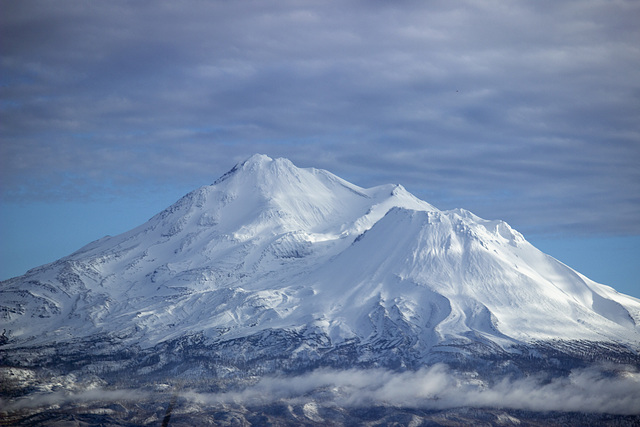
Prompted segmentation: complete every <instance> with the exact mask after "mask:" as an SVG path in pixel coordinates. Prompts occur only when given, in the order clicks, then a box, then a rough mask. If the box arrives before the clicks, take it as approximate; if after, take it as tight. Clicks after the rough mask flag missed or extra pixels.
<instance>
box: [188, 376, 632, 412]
mask: <svg viewBox="0 0 640 427" xmlns="http://www.w3.org/2000/svg"><path fill="white" fill-rule="evenodd" d="M306 396H313V398H312V400H315V401H317V402H318V403H320V404H323V405H337V406H371V405H391V406H399V407H403V406H404V407H421V408H428V409H450V408H457V407H477V408H502V409H520V410H528V411H561V412H591V413H611V414H620V415H633V414H640V373H639V372H638V371H637V370H634V369H629V370H627V371H625V372H624V373H622V374H620V375H615V376H612V375H610V374H609V375H608V374H607V373H605V372H603V371H602V370H599V369H594V368H591V369H580V370H575V371H573V372H572V373H571V375H569V376H568V377H563V378H558V379H555V380H552V381H545V380H543V378H541V377H527V378H522V379H512V378H510V377H505V378H503V379H502V380H500V381H497V382H495V383H494V384H493V385H488V384H487V383H486V382H484V381H481V380H479V379H476V378H473V377H469V376H466V375H465V376H463V375H461V374H459V373H455V372H452V371H451V370H450V369H449V368H447V367H446V366H445V365H435V366H433V367H429V368H424V369H420V370H418V371H415V372H403V373H396V372H391V371H386V370H346V371H337V370H317V371H314V372H311V373H309V374H305V375H301V376H296V377H278V378H273V377H271V378H269V377H268V378H264V379H262V380H261V381H259V382H258V383H257V384H255V385H254V386H252V387H249V388H247V389H245V390H243V391H241V392H233V393H221V394H202V393H195V392H189V393H185V394H183V395H182V397H183V398H186V399H188V400H192V401H194V402H199V403H201V404H216V403H245V404H267V403H272V402H275V401H278V400H284V401H288V402H289V403H292V404H296V403H298V404H302V403H305V402H308V401H309V400H310V398H309V397H306Z"/></svg>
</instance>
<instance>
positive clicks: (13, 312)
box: [0, 155, 640, 372]
mask: <svg viewBox="0 0 640 427" xmlns="http://www.w3.org/2000/svg"><path fill="white" fill-rule="evenodd" d="M0 292H1V294H0V295H1V299H0V309H1V313H2V328H3V329H4V333H3V335H2V342H1V343H2V345H1V346H0V352H1V355H2V357H3V361H4V363H5V364H20V363H23V362H21V361H20V358H21V357H27V356H28V360H39V362H38V363H42V364H45V365H46V364H47V363H49V362H51V360H52V359H50V358H49V357H50V356H48V355H50V354H51V351H54V353H55V354H58V355H60V354H72V353H73V352H74V351H75V352H78V354H80V353H81V352H89V353H91V354H94V355H95V354H100V355H101V356H100V357H94V359H92V360H93V361H92V362H91V363H93V364H97V365H99V367H95V366H94V368H92V369H97V370H102V371H109V370H110V369H115V367H113V366H112V365H110V364H109V363H112V361H113V358H114V357H116V356H114V354H119V356H117V357H124V358H127V357H128V359H127V360H130V363H131V364H132V365H131V366H134V365H135V366H137V367H138V368H140V366H138V365H136V363H138V362H134V361H133V360H134V359H135V358H133V356H131V354H130V353H126V354H129V356H124V355H123V353H122V352H123V351H125V350H123V349H125V348H126V349H127V350H126V351H127V352H131V351H133V350H131V349H136V350H135V352H137V353H136V354H138V356H139V357H140V358H141V360H142V359H144V360H146V362H145V363H146V365H144V366H147V368H145V369H146V371H148V370H150V369H151V370H154V369H155V370H158V371H161V370H162V369H165V368H166V366H167V363H169V362H167V357H169V356H167V353H166V348H167V346H169V347H171V348H180V349H182V350H180V351H183V352H184V351H187V350H185V349H191V350H189V351H195V350H193V349H194V348H207V349H209V351H210V353H208V354H215V355H216V356H215V357H216V358H217V359H216V360H217V362H216V363H217V365H216V366H217V367H216V369H217V370H218V371H219V369H221V368H220V367H221V366H225V367H226V368H225V369H230V370H238V369H241V368H240V366H241V365H242V364H241V363H240V362H239V360H243V361H244V362H242V363H248V362H250V361H254V362H255V364H256V366H258V365H259V366H262V368H261V369H264V370H267V371H269V370H278V369H284V367H287V366H288V367H289V368H291V366H296V367H298V368H299V369H304V367H305V366H323V365H331V366H334V365H336V364H337V365H339V364H344V365H358V364H364V365H367V366H370V365H373V366H421V365H422V364H424V363H430V362H433V361H439V360H447V358H450V357H452V355H455V357H458V358H459V357H476V356H478V357H480V356H482V355H487V354H494V355H495V354H520V355H522V354H529V355H533V354H540V353H539V351H540V348H541V346H543V347H544V348H552V349H554V351H560V350H562V351H573V350H567V349H579V350H576V351H574V352H573V353H572V354H577V353H576V352H580V351H583V350H581V349H583V347H584V345H585V343H599V344H598V346H600V348H613V347H615V348H620V349H626V350H624V351H629V352H631V353H633V354H635V351H636V350H637V349H638V342H640V327H639V326H638V324H639V322H640V301H639V300H638V299H635V298H633V297H630V296H627V295H623V294H620V293H618V292H616V291H615V290H614V289H612V288H610V287H608V286H604V285H601V284H598V283H595V282H593V281H591V280H589V279H588V278H586V277H584V276H583V275H581V274H579V273H577V272H576V271H574V270H572V269H571V268H569V267H567V266H566V265H564V264H562V263H560V262H558V261H557V260H555V259H553V258H552V257H550V256H548V255H545V254H544V253H542V252H540V251H539V250H537V249H536V248H535V247H533V246H532V245H531V244H529V243H528V242H527V241H526V240H525V239H524V237H523V236H522V235H521V234H520V233H518V232H517V231H515V230H513V229H512V228H511V227H510V226H509V225H508V224H506V223H505V222H503V221H489V220H484V219H481V218H479V217H477V216H475V215H473V214H472V213H470V212H468V211H465V210H462V209H455V210H451V211H440V210H438V209H436V208H435V207H433V206H431V205H430V204H428V203H426V202H424V201H421V200H419V199H417V198H416V197H414V196H413V195H411V194H410V193H409V192H407V191H406V190H405V189H404V188H403V187H402V186H400V185H382V186H378V187H373V188H368V189H365V188H361V187H358V186H356V185H354V184H351V183H349V182H347V181H345V180H343V179H341V178H339V177H337V176H335V175H333V174H331V173H329V172H327V171H324V170H319V169H312V168H309V169H303V168H298V167H296V166H294V165H293V164H292V163H291V162H290V161H289V160H286V159H271V158H269V157H267V156H264V155H254V156H252V157H251V158H249V159H248V160H246V161H245V162H242V163H240V164H238V165H236V166H235V167H233V169H231V170H230V171H229V172H227V173H226V174H224V175H223V176H222V177H220V178H219V179H218V180H216V181H215V182H214V183H213V184H212V185H208V186H204V187H201V188H199V189H197V190H195V191H193V192H191V193H189V194H187V195H186V196H184V197H183V198H182V199H180V200H179V201H178V202H176V203H175V204H174V205H172V206H170V207H169V208H167V209H165V210H164V211H162V212H160V213H159V214H157V215H156V216H154V217H153V218H151V219H150V220H149V221H148V222H146V223H145V224H142V225H141V226H139V227H137V228H134V229H133V230H131V231H128V232H126V233H124V234H121V235H118V236H115V237H109V236H108V237H104V238H102V239H100V240H98V241H95V242H93V243H90V244H89V245H87V246H85V247H83V248H81V249H80V250H78V251H77V252H75V253H73V254H71V255H69V256H67V257H65V258H62V259H60V260H59V261H56V262H54V263H52V264H48V265H45V266H42V267H38V268H35V269H33V270H30V271H29V272H27V273H26V274H25V275H24V276H21V277H17V278H13V279H10V280H7V281H4V282H2V283H1V288H0ZM185 340H186V341H185ZM100 343H110V344H109V346H107V345H106V344H100ZM578 343H581V344H578ZM587 345H590V344H587ZM176 346H177V347H176ZM194 346H195V347H194ZM199 346H200V347H199ZM532 346H533V347H536V348H537V350H535V352H534V351H533V350H530V349H532V348H533V347H532ZM611 346H613V347H611ZM52 349H55V350H52ZM96 352H97V353H96ZM118 352H120V353H118ZM211 352H213V353H211ZM523 352H524V353H523ZM187 353H188V354H191V353H189V352H187ZM187 353H180V352H179V351H178V352H177V353H175V352H174V353H171V354H172V356H171V360H172V362H171V363H173V365H172V366H176V365H179V364H180V363H185V364H186V365H189V366H191V368H189V369H192V368H193V366H194V365H193V364H194V363H195V364H196V365H197V364H198V363H200V362H197V363H196V362H194V361H193V360H192V359H189V357H191V356H189V357H187V356H185V354H187ZM179 354H182V355H179ZM34 355H37V356H34ZM153 355H156V356H157V357H159V359H157V360H156V359H153V360H155V362H150V361H149V360H151V359H149V358H152V357H153ZM159 355H161V356H159ZM138 356H137V357H138ZM143 356H144V357H143ZM203 357H204V356H203ZM210 357H213V356H210ZM101 358H102V359H101ZM145 358H146V359H145ZM109 360H111V362H109ZM186 360H191V362H188V363H187V362H186ZM198 360H199V359H198ZM34 363H35V362H34ZM51 363H53V362H51ZM87 363H89V362H87ZM140 363H142V362H140ZM149 366H153V368H150V367H149ZM198 366H200V365H198ZM242 366H245V365H242ZM138 368H137V369H138ZM140 369H142V368H140ZM185 369H186V368H185ZM296 369H297V368H296ZM146 371H145V372H146ZM218 371H216V372H218Z"/></svg>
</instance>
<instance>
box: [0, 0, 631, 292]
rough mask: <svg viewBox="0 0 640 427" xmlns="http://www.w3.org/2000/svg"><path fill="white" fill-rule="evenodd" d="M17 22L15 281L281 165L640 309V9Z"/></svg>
mask: <svg viewBox="0 0 640 427" xmlns="http://www.w3.org/2000/svg"><path fill="white" fill-rule="evenodd" d="M0 9H1V11H0V54H1V64H0V65H1V74H0V138H1V139H0V141H1V145H0V202H1V203H0V220H1V221H0V242H1V243H0V255H1V257H0V279H6V278H9V277H12V276H16V275H20V274H23V273H24V272H25V271H26V270H27V269H29V268H32V267H36V266H38V265H41V264H44V263H47V262H52V261H54V260H56V259H58V258H60V257H62V256H65V255H68V254H69V253H71V252H73V251H74V250H76V249H78V248H80V247H81V246H83V245H85V244H86V243H88V242H90V241H92V240H95V239H98V238H100V237H102V236H104V235H115V234H118V233H121V232H124V231H126V230H128V229H130V228H133V227H135V226H137V225H139V224H141V223H143V222H144V221H146V220H147V219H149V218H150V217H151V216H153V215H154V214H155V213H157V212H159V211H160V210H162V209H164V208H165V207H167V206H169V205H170V204H171V203H173V202H174V201H176V200H177V199H178V198H180V197H181V196H182V195H184V194H185V193H187V192H188V191H190V190H193V189H195V188H197V187H200V186H202V185H206V184H210V183H212V182H213V181H214V180H215V179H216V178H218V177H219V176H220V175H222V174H223V173H225V172H226V171H228V170H229V169H231V168H232V167H233V166H234V165H235V164H236V163H237V162H239V161H242V160H244V159H246V158H248V157H249V156H251V155H252V154H254V153H263V154H267V155H269V156H271V157H286V158H289V159H290V160H291V161H293V162H294V164H296V165H297V166H300V167H317V168H322V169H327V170H329V171H331V172H333V173H335V174H336V175H338V176H340V177H342V178H344V179H346V180H348V181H350V182H352V183H354V184H357V185H360V186H362V187H371V186H375V185H380V184H385V183H399V184H402V185H403V186H404V187H405V188H407V189H408V190H409V191H410V192H412V193H413V194H415V195H416V196H418V197H420V198H421V199H424V200H426V201H428V202H429V203H431V204H433V205H434V206H436V207H438V208H440V209H453V208H457V207H461V208H465V209H468V210H470V211H472V212H473V213H475V214H477V215H479V216H481V217H483V218H487V219H503V220H506V221H507V222H508V223H509V224H510V225H511V226H512V227H514V228H515V229H517V230H518V231H520V232H521V233H523V234H524V235H525V237H526V238H527V239H528V240H529V241H530V242H532V243H533V244H534V245H536V246H538V247H539V248H540V249H541V250H543V251H545V252H547V253H549V254H551V255H552V256H554V257H556V258H557V259H559V260H560V261H562V262H564V263H566V264H567V265H569V266H571V267H573V268H575V269H577V270H578V271H580V272H581V273H583V274H585V275H587V276H588V277H590V278H592V279H594V280H596V281H598V282H600V283H604V284H607V285H610V286H613V287H614V288H616V289H618V290H620V291H621V292H624V293H628V294H631V295H634V296H636V297H640V262H639V260H640V26H638V25H637V23H638V22H640V2H638V1H635V0H629V1H625V0H576V1H574V0H565V1H561V2H559V1H555V0H553V1H551V0H540V1H535V2H530V1H521V0H514V1H509V2H504V1H497V0H496V1H493V0H483V1H456V2H451V1H411V0H399V1H394V2H384V1H376V0H370V1H351V0H343V1H339V2H338V1H331V0H323V1H302V0H295V1H294V0H278V1H271V0H260V1H257V0H255V1H250V0H247V1H233V2H229V1H216V0H213V1H207V2H204V1H200V0H184V1H183V0H172V1H154V2H151V1H140V2H125V1H118V0H115V1H109V2H86V1H69V0H60V1H56V2H49V1H33V0H26V1H25V0H22V1H4V2H2V4H1V5H0Z"/></svg>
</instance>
